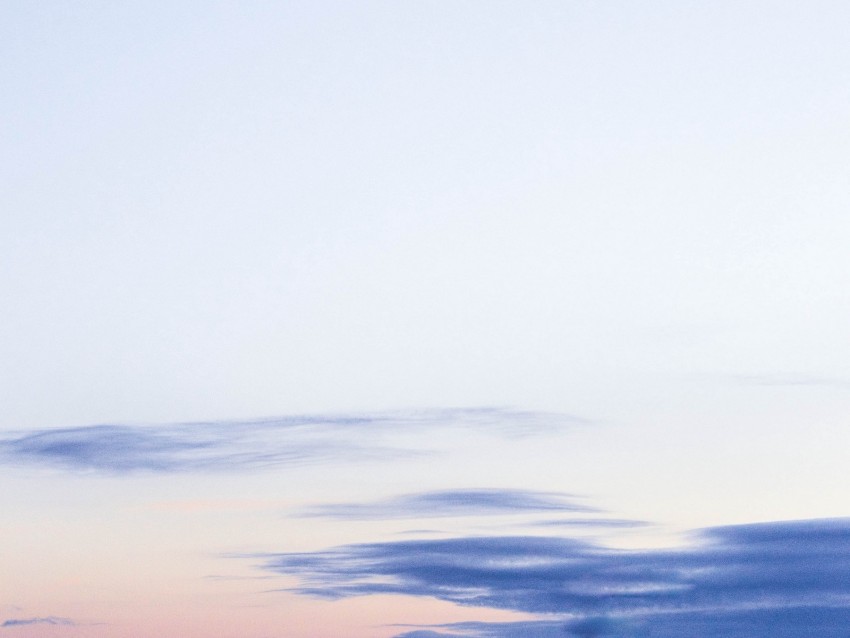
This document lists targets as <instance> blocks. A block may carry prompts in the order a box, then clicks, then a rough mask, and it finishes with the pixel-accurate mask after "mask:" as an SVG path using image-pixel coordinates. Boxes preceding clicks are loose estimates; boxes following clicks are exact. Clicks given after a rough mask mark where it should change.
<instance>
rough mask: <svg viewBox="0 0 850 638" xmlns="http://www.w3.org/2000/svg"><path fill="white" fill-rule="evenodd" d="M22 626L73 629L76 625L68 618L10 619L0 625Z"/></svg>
mask: <svg viewBox="0 0 850 638" xmlns="http://www.w3.org/2000/svg"><path fill="white" fill-rule="evenodd" d="M24 625H61V626H65V627H73V626H75V625H76V623H75V622H74V621H73V620H70V619H69V618H60V617H58V616H45V617H43V618H10V619H9V620H6V621H4V622H3V623H2V624H0V627H22V626H24Z"/></svg>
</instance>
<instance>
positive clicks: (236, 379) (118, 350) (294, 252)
mask: <svg viewBox="0 0 850 638" xmlns="http://www.w3.org/2000/svg"><path fill="white" fill-rule="evenodd" d="M175 4H176V6H173V5H175ZM3 12H4V14H5V18H4V19H3V21H2V23H3V25H4V26H3V27H2V28H3V30H4V32H3V37H2V42H3V44H2V47H3V51H2V56H0V60H2V61H0V65H2V66H0V73H2V82H3V86H4V87H5V89H4V94H5V98H4V100H3V101H2V105H0V109H2V122H3V129H2V134H3V147H4V153H3V158H4V159H3V171H4V174H5V176H6V178H5V179H4V180H3V187H2V195H0V197H1V198H2V199H0V206H1V207H2V210H3V211H4V212H3V215H2V224H3V225H2V243H3V245H2V251H0V253H2V259H3V268H2V275H0V276H2V279H0V294H2V297H3V298H4V299H6V300H7V303H6V304H4V305H5V310H4V312H3V329H2V333H0V334H1V335H2V336H0V340H2V341H0V348H2V353H3V357H2V360H3V364H2V373H3V385H2V387H3V389H4V393H3V401H2V406H3V407H2V414H0V417H2V425H3V427H16V426H51V425H72V424H85V423H91V422H99V421H116V420H119V421H121V420H145V421H169V420H175V419H206V418H219V417H222V416H227V417H233V416H237V417H253V416H257V415H263V414H280V413H290V412H293V411H294V412H298V411H305V410H307V411H316V410H319V411H321V410H336V409H361V408H365V409H383V408H386V407H407V406H432V405H470V404H472V405H480V404H494V403H496V404H513V405H522V406H528V405H533V406H534V407H541V408H557V409H562V410H567V411H575V410H576V409H577V408H580V409H581V410H582V411H587V412H591V413H593V412H594V411H596V410H597V409H603V407H602V406H603V405H604V404H607V403H609V402H610V401H612V400H615V397H616V389H615V388H613V387H611V383H612V381H613V380H616V382H617V383H618V384H621V385H622V384H625V385H626V386H630V385H631V384H632V383H636V382H640V383H643V382H644V381H645V380H646V378H647V374H650V375H652V374H658V375H659V378H658V379H656V380H655V382H656V383H658V384H660V386H666V385H667V384H668V383H669V382H670V381H671V377H673V378H674V377H681V376H682V375H683V374H691V373H695V374H706V375H712V374H726V373H731V374H761V373H774V372H776V373H782V374H788V373H805V374H810V375H818V376H829V377H831V376H836V375H838V376H842V375H844V374H845V373H846V369H847V365H846V363H845V357H843V355H842V354H841V353H843V352H844V349H845V347H846V346H847V345H848V338H847V336H846V331H845V330H844V329H843V321H842V320H841V318H842V317H843V316H844V314H845V313H844V311H845V310H847V301H846V295H844V294H843V292H844V283H845V277H846V272H847V267H848V262H849V261H850V260H848V258H847V257H846V255H845V252H846V251H845V247H846V246H847V245H848V239H850V222H848V220H847V216H846V215H845V206H844V204H845V198H846V191H847V188H846V186H847V178H846V175H847V168H848V166H847V164H848V162H847V157H848V148H850V136H848V133H847V126H846V124H847V121H846V119H847V118H846V104H847V103H848V97H850V96H848V92H850V82H848V81H847V80H848V74H850V70H848V65H847V59H848V53H850V51H849V49H850V45H848V44H847V42H846V37H845V35H846V30H845V28H844V27H845V25H846V23H847V19H848V17H850V15H848V14H850V9H848V7H847V6H846V5H845V4H844V3H841V2H821V3H814V4H809V3H807V4H805V5H803V4H801V3H796V2H745V3H731V2H730V3H701V4H698V3H693V4H690V5H687V6H685V5H682V4H681V3H678V2H652V3H640V4H636V3H617V2H614V3H590V2H569V3H563V2H534V3H531V4H526V3H522V4H520V3H504V2H492V3H491V2H487V3H484V2H463V3H391V2H383V3H382V2H376V3H373V2H362V3H347V2H345V3H332V2H328V3H318V4H317V3H248V4H247V5H246V4H245V3H193V2H181V3H153V4H150V3H144V4H131V3H107V2H102V3H97V2H88V3H81V4H79V5H73V6H72V5H69V4H67V3H37V4H32V3H7V4H5V5H4V8H3ZM672 380H673V381H675V379H672ZM660 386H659V387H660ZM48 388H49V390H48ZM625 389H627V388H625ZM640 392H643V389H641V390H639V391H638V393H640ZM665 392H666V390H665ZM587 397H593V399H592V400H588V399H587Z"/></svg>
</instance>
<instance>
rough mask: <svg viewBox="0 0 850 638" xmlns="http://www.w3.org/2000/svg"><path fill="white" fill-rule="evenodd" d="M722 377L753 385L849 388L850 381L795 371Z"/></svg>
mask: <svg viewBox="0 0 850 638" xmlns="http://www.w3.org/2000/svg"><path fill="white" fill-rule="evenodd" d="M724 377H725V378H726V379H728V380H730V381H732V382H734V383H736V384H741V385H753V386H778V387H795V386H796V387H805V386H819V387H826V388H841V389H848V388H850V382H848V381H847V380H846V379H841V378H838V377H819V376H813V375H809V374H802V373H796V372H776V373H763V374H727V375H724Z"/></svg>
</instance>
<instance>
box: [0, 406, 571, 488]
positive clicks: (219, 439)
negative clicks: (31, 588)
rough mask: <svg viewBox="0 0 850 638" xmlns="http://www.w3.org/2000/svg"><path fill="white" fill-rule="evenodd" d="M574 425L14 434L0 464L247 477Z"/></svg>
mask: <svg viewBox="0 0 850 638" xmlns="http://www.w3.org/2000/svg"><path fill="white" fill-rule="evenodd" d="M577 422H580V419H577V418H574V417H569V416H565V415H553V414H545V413H536V412H526V411H518V410H510V409H502V408H473V409H438V410H421V411H407V412H378V413H366V414H350V415H326V416H321V415H319V416H310V415H307V416H292V417H280V418H274V419H264V420H254V421H214V422H199V423H175V424H165V425H158V426H150V425H91V426H82V427H73V428H62V429H45V430H31V431H25V432H17V433H14V434H12V435H10V436H8V437H7V438H5V439H0V461H2V462H5V463H8V464H13V463H19V464H20V463H23V464H35V465H41V466H48V467H54V468H60V469H65V470H74V471H88V472H101V473H107V474H126V473H134V472H149V473H173V472H188V471H207V472H216V471H233V470H253V469H263V468H272V467H282V466H289V465H298V464H305V463H313V462H328V461H345V460H353V461H356V460H383V459H395V458H404V457H409V456H411V455H414V456H417V455H422V454H427V453H429V451H428V450H422V449H412V448H406V447H403V446H393V445H392V444H389V443H387V442H386V440H388V439H391V438H392V436H393V435H394V434H399V433H411V432H413V433H417V432H431V431H434V430H439V429H441V428H452V429H456V428H475V429H477V430H481V431H483V432H488V433H490V432H491V433H494V434H496V435H498V436H528V435H531V434H539V433H542V432H545V431H547V429H549V430H551V429H553V428H559V427H561V426H563V425H564V424H567V423H577Z"/></svg>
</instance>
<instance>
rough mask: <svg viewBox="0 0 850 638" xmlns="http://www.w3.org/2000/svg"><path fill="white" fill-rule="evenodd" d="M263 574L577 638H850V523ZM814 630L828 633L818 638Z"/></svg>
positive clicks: (454, 544) (434, 544) (480, 540)
mask: <svg viewBox="0 0 850 638" xmlns="http://www.w3.org/2000/svg"><path fill="white" fill-rule="evenodd" d="M262 566H263V567H264V568H265V569H267V570H270V571H272V572H277V573H281V574H288V575H294V576H299V577H300V578H301V579H302V584H301V586H300V587H299V588H298V590H297V591H300V592H301V593H304V594H309V595H314V596H321V597H326V598H342V597H348V596H357V595H368V594H402V595H409V596H427V597H433V598H438V599H441V600H446V601H450V602H454V603H458V604H461V605H468V606H480V607H490V608H496V609H508V610H514V611H523V612H532V613H541V614H561V615H563V617H564V618H565V619H570V622H573V623H579V624H573V625H570V624H569V623H568V622H565V623H564V624H563V625H562V629H563V631H564V632H565V633H567V635H569V634H570V633H571V634H572V635H576V636H582V635H606V634H605V633H604V631H607V630H605V627H606V626H609V627H614V626H616V627H619V629H617V630H616V632H620V633H616V632H615V635H627V636H631V635H646V636H665V637H676V638H678V637H679V636H681V637H682V638H684V636H691V637H692V638H695V637H702V636H717V635H723V636H736V637H737V636H741V637H743V636H764V637H767V636H771V637H775V636H778V635H785V634H782V633H781V632H782V631H785V629H783V628H785V627H791V628H792V630H789V631H790V633H788V634H787V635H789V636H790V635H795V634H794V632H793V629H794V628H795V629H796V632H797V633H796V635H797V636H800V635H818V636H838V635H841V638H847V635H848V634H850V630H848V629H847V627H848V626H850V625H848V624H847V623H846V622H844V621H846V620H850V519H833V520H811V521H796V522H779V523H762V524H753V525H740V526H729V527H717V528H710V529H706V530H702V531H700V532H698V533H696V534H695V536H694V541H693V543H692V544H691V545H689V546H686V547H682V548H676V549H652V550H641V551H634V550H629V551H627V550H618V549H612V548H609V547H605V546H602V545H599V544H595V543H591V542H588V541H583V540H576V539H570V538H560V537H558V538H553V537H538V536H519V537H472V538H450V539H438V540H410V541H397V542H388V543H371V544H362V545H349V546H343V547H338V548H333V549H330V550H327V551H323V552H314V553H297V554H293V553H289V554H275V555H265V556H264V563H263V565H262ZM594 619H597V620H594ZM839 620H841V623H839ZM582 622H584V623H585V624H584V625H582V624H580V623H582ZM606 623H607V624H606ZM811 623H815V625H816V626H819V627H820V626H822V627H821V629H822V631H820V633H816V634H812V633H811V632H810V631H809V630H808V629H807V627H809V626H810V624H811ZM625 626H628V627H629V629H628V633H625V632H626V630H625V629H623V627H625ZM594 627H595V629H594ZM659 628H663V630H662V629H659ZM457 629H461V628H459V627H458V628H455V633H462V632H457ZM467 629H469V628H467ZM508 629H509V628H508V627H507V626H502V630H503V631H502V633H494V634H492V635H494V636H510V635H512V634H510V633H505V632H506V631H508ZM539 629H540V631H544V628H542V627H540V628H539ZM428 630H429V631H430V630H432V629H428ZM603 630H604V631H603ZM477 631H478V634H474V633H473V635H481V636H487V635H491V634H486V633H482V631H483V629H482V628H479V629H478V630H477ZM494 631H495V630H494ZM545 631H546V632H551V631H554V630H553V629H552V628H551V627H548V628H545ZM613 631H615V630H613V629H612V630H611V631H609V634H610V633H611V632H613ZM840 631H843V632H844V633H843V634H840ZM581 632H584V633H583V634H582V633H581ZM592 632H596V634H593V633H592ZM635 632H637V633H635ZM640 632H642V633H640ZM524 635H528V634H524ZM540 635H548V634H546V633H541V634H540Z"/></svg>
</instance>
